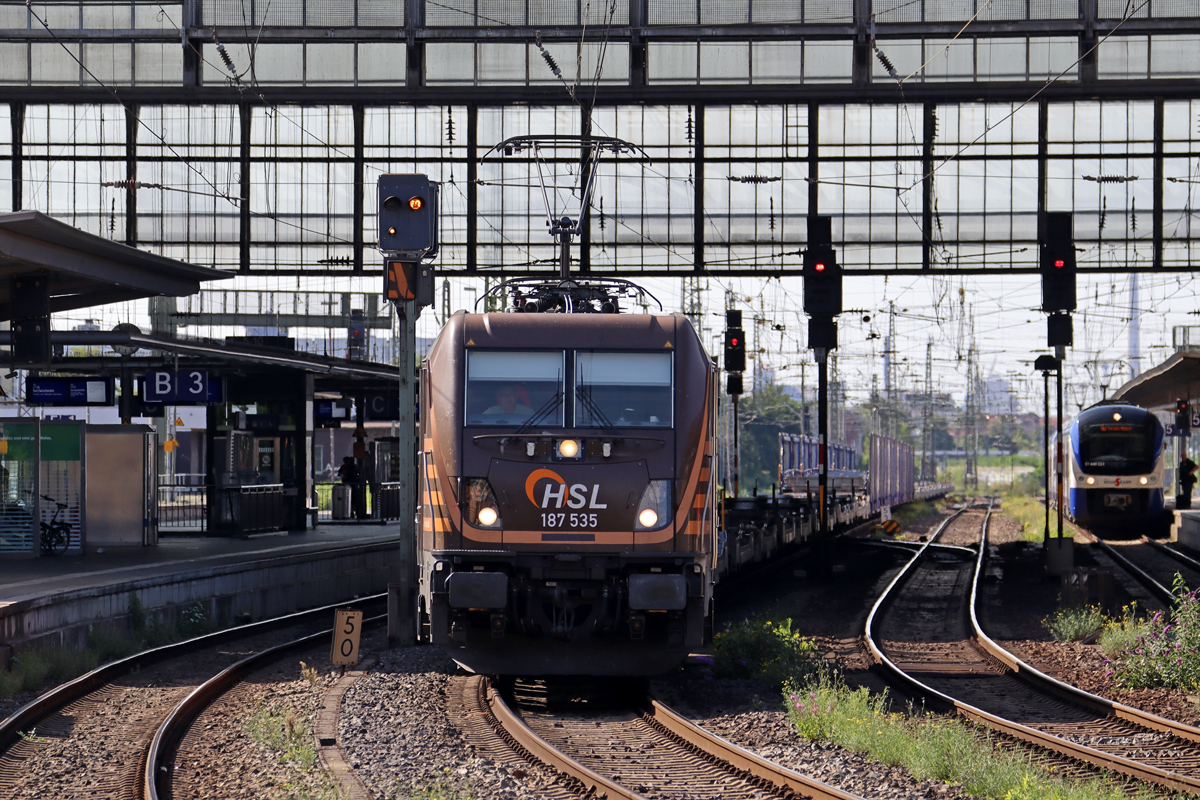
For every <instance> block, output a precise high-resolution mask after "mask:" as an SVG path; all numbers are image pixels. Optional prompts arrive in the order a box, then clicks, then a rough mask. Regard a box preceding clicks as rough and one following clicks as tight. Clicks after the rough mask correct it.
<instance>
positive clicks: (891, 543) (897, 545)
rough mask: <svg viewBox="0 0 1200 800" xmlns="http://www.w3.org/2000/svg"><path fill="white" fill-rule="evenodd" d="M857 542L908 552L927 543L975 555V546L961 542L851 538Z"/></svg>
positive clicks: (932, 546) (940, 548) (948, 551)
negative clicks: (966, 545) (943, 542)
mask: <svg viewBox="0 0 1200 800" xmlns="http://www.w3.org/2000/svg"><path fill="white" fill-rule="evenodd" d="M848 541H852V542H854V543H855V544H862V545H866V546H867V547H879V548H882V549H884V550H902V551H904V552H906V553H911V552H913V551H914V550H920V549H921V548H922V547H924V546H925V545H926V544H928V545H929V546H930V548H931V549H933V550H941V551H943V552H946V553H962V554H964V555H965V554H967V553H970V554H971V555H972V556H974V555H975V549H974V548H973V547H963V546H962V545H960V544H942V543H941V542H909V541H905V540H903V539H851V540H848Z"/></svg>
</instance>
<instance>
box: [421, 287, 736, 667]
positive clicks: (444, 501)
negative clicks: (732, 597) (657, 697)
mask: <svg viewBox="0 0 1200 800" xmlns="http://www.w3.org/2000/svg"><path fill="white" fill-rule="evenodd" d="M509 291H510V292H511V293H512V310H510V311H504V312H498V313H485V314H468V313H466V312H459V313H457V314H455V315H454V316H452V317H451V318H450V320H449V321H448V322H447V323H446V326H445V328H444V329H443V330H442V332H441V333H440V335H439V336H438V338H437V341H436V342H435V343H434V345H433V347H432V349H431V350H430V351H429V355H428V357H427V359H426V360H425V363H424V365H423V367H422V380H421V399H420V402H421V439H422V444H421V447H420V454H419V463H420V475H421V485H420V488H421V504H420V512H419V513H420V518H419V531H420V539H419V542H420V558H421V561H420V600H419V604H420V605H419V612H420V622H421V626H420V629H421V635H422V636H423V637H425V638H427V639H428V640H429V641H432V642H433V643H434V644H437V645H440V646H442V647H444V648H446V649H447V651H448V652H449V653H450V654H451V655H452V656H453V658H454V659H455V660H456V661H457V662H459V663H460V664H462V665H463V666H464V667H466V668H468V669H470V670H473V671H476V672H481V673H491V674H522V675H564V674H568V675H569V674H575V675H584V674H586V675H651V674H657V673H662V672H665V671H667V670H669V669H671V668H672V667H674V666H676V665H677V664H679V663H680V662H681V661H682V659H683V658H684V657H685V656H686V655H687V653H688V652H689V649H691V648H696V647H698V646H700V645H701V644H703V643H704V641H705V638H706V636H707V632H708V631H709V627H710V625H711V619H712V574H713V567H714V563H715V554H716V542H717V540H716V519H715V513H714V485H713V484H714V470H713V466H714V465H713V456H714V453H715V440H714V436H715V397H716V391H717V377H716V368H715V366H714V364H713V361H712V359H711V358H710V357H709V356H708V354H707V353H706V352H705V350H704V347H703V345H702V344H701V342H700V339H699V338H698V337H697V335H696V332H695V330H694V329H693V328H692V325H691V323H690V322H689V321H688V320H687V318H686V317H684V316H682V315H678V314H671V315H666V314H657V315H656V314H624V313H619V305H620V302H621V300H622V298H623V297H625V296H627V295H628V294H630V293H632V292H638V291H640V290H639V289H637V287H634V286H633V285H632V284H628V283H626V282H623V281H601V280H578V281H560V282H549V283H544V282H541V283H539V282H520V281H517V282H510V286H509ZM529 312H537V313H529ZM606 312H607V313H606Z"/></svg>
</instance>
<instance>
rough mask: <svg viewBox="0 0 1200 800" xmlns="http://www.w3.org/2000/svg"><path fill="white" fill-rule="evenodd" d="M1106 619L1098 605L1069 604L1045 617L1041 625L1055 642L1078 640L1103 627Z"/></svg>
mask: <svg viewBox="0 0 1200 800" xmlns="http://www.w3.org/2000/svg"><path fill="white" fill-rule="evenodd" d="M1107 621H1108V618H1107V617H1105V616H1104V613H1103V612H1102V611H1101V610H1100V607H1099V606H1071V607H1069V608H1060V609H1059V610H1058V611H1055V612H1054V613H1053V614H1051V615H1050V616H1048V617H1046V618H1045V619H1044V620H1042V627H1044V628H1045V629H1046V630H1048V631H1050V635H1051V636H1053V637H1054V640H1055V641H1057V642H1078V641H1079V640H1080V639H1086V638H1087V637H1089V636H1091V635H1092V634H1093V633H1095V632H1096V631H1098V630H1100V629H1101V628H1103V627H1104V625H1105V623H1106V622H1107Z"/></svg>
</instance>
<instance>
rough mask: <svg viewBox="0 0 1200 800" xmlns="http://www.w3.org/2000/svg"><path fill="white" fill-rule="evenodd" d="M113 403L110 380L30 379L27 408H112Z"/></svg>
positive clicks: (26, 400)
mask: <svg viewBox="0 0 1200 800" xmlns="http://www.w3.org/2000/svg"><path fill="white" fill-rule="evenodd" d="M115 400H116V392H115V391H114V390H113V379H112V378H46V377H32V376H31V377H29V378H28V379H26V381H25V405H27V406H111V405H112V404H113V402H115Z"/></svg>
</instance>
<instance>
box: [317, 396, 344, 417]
mask: <svg viewBox="0 0 1200 800" xmlns="http://www.w3.org/2000/svg"><path fill="white" fill-rule="evenodd" d="M313 419H350V409H348V408H339V407H338V406H337V404H336V403H335V402H334V401H333V400H317V401H316V402H314V403H313Z"/></svg>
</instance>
